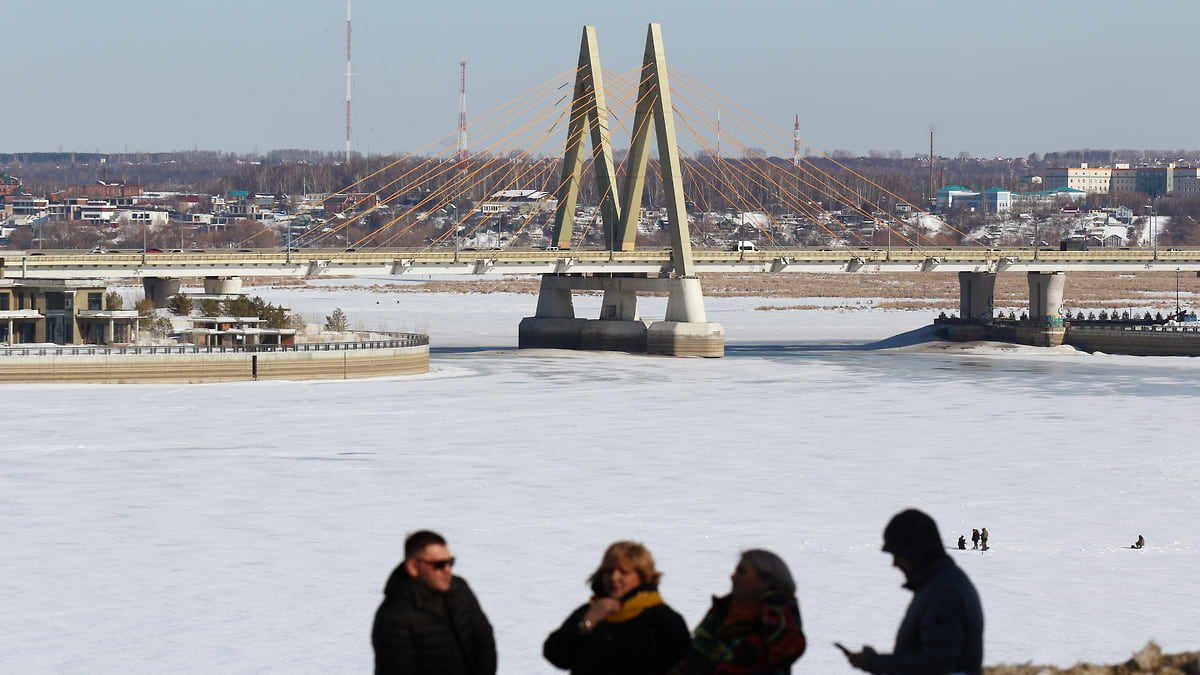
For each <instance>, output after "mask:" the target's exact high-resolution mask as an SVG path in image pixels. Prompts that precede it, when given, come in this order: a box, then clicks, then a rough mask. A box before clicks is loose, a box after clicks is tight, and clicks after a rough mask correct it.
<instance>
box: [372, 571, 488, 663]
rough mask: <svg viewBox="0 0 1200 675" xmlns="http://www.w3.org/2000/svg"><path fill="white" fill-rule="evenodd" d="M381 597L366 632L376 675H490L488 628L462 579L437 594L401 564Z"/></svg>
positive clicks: (456, 579)
mask: <svg viewBox="0 0 1200 675" xmlns="http://www.w3.org/2000/svg"><path fill="white" fill-rule="evenodd" d="M383 595H384V599H383V604H381V605H380V606H379V610H378V611H377V612H375V626H374V628H373V629H372V630H371V644H372V645H373V646H374V647H375V672H376V673H377V674H383V673H388V674H392V673H395V674H396V675H494V674H495V672H496V642H495V638H494V637H493V635H492V626H491V624H489V623H488V620H487V617H486V616H484V614H483V609H482V608H480V606H479V601H478V600H476V599H475V594H474V593H472V592H471V588H470V587H469V586H467V582H466V581H463V580H462V578H460V577H454V579H453V581H452V582H451V583H450V590H449V591H446V592H445V593H440V592H438V591H435V590H433V589H431V588H429V587H427V586H425V585H424V584H422V583H420V582H419V581H417V580H415V579H413V578H412V577H411V576H409V574H408V570H406V569H405V567H404V565H403V564H401V565H400V566H399V567H397V568H396V569H395V571H393V572H392V575H391V577H390V578H389V579H388V582H387V585H386V586H385V587H384V590H383Z"/></svg>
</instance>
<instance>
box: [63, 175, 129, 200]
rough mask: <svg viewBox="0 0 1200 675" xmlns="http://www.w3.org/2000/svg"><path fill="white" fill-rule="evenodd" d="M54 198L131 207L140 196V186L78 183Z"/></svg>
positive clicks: (98, 182)
mask: <svg viewBox="0 0 1200 675" xmlns="http://www.w3.org/2000/svg"><path fill="white" fill-rule="evenodd" d="M54 196H55V197H56V198H65V199H70V198H72V197H84V198H87V199H103V200H105V201H107V202H109V203H110V204H112V205H113V206H133V205H134V204H136V203H137V201H138V199H139V198H140V197H141V196H142V186H140V185H133V184H132V183H126V182H125V181H121V182H119V183H110V182H108V181H107V180H98V181H93V182H91V183H88V182H80V183H74V184H72V185H68V186H67V189H66V190H64V191H63V192H61V193H58V194H56V195H54Z"/></svg>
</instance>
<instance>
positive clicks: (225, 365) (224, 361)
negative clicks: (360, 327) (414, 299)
mask: <svg viewBox="0 0 1200 675" xmlns="http://www.w3.org/2000/svg"><path fill="white" fill-rule="evenodd" d="M427 372H429V338H428V336H425V335H417V334H401V335H398V336H396V337H395V338H393V339H387V340H366V341H360V342H310V343H302V344H297V345H284V346H256V347H230V348H221V347H197V346H193V345H170V346H136V347H135V346H128V347H120V346H115V347H98V346H88V345H85V346H71V347H67V346H61V345H17V346H13V347H7V348H4V347H0V382H5V383H18V382H20V383H29V382H43V383H44V382H86V383H109V384H129V383H195V382H239V381H247V380H329V379H334V380H342V379H354V378H365V377H384V376H391V375H416V374H420V373H427Z"/></svg>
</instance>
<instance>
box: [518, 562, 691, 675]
mask: <svg viewBox="0 0 1200 675" xmlns="http://www.w3.org/2000/svg"><path fill="white" fill-rule="evenodd" d="M661 577H662V573H660V572H659V571H658V570H656V569H655V567H654V558H653V556H651V555H650V551H648V550H646V547H645V546H643V545H641V544H639V543H637V542H632V541H618V542H616V543H614V544H612V545H611V546H609V547H608V550H606V551H605V552H604V557H603V558H602V559H601V560H600V567H599V568H597V569H596V571H595V572H594V573H592V575H591V577H589V578H588V581H589V582H590V584H591V587H592V593H593V597H592V599H591V600H590V601H589V602H588V603H587V604H584V605H582V606H580V607H579V608H577V609H576V610H575V611H574V612H571V615H570V616H568V617H567V620H566V621H564V622H563V624H562V626H561V627H560V628H559V629H558V630H556V631H554V632H553V633H551V634H550V636H549V637H548V638H546V644H545V645H544V646H543V648H542V653H543V654H544V655H545V657H546V660H548V661H550V663H552V664H554V665H555V666H558V667H559V668H562V669H564V670H570V671H571V674H572V675H663V674H664V673H666V672H667V671H668V670H670V669H671V667H672V666H674V665H675V664H676V663H678V662H679V660H680V659H682V658H683V656H684V654H686V653H687V649H688V643H689V642H690V637H689V635H688V629H687V624H686V623H685V622H684V620H683V617H682V616H680V615H679V613H678V612H676V611H675V610H673V609H671V608H670V607H668V606H667V605H666V603H664V602H663V599H662V596H660V595H659V594H658V581H659V579H660V578H661Z"/></svg>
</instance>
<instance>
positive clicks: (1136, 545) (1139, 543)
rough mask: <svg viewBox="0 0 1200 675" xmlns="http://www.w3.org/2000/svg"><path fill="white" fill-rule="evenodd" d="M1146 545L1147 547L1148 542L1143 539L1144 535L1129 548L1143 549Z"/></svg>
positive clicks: (1139, 536)
mask: <svg viewBox="0 0 1200 675" xmlns="http://www.w3.org/2000/svg"><path fill="white" fill-rule="evenodd" d="M1145 545H1146V540H1145V539H1144V538H1142V535H1140V534H1139V535H1138V540H1137V541H1135V542H1133V546H1130V547H1129V548H1142V547H1143V546H1145Z"/></svg>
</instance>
